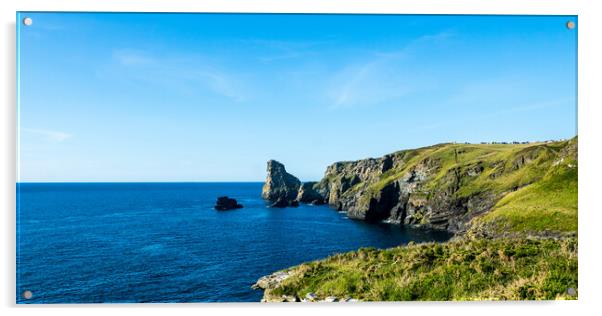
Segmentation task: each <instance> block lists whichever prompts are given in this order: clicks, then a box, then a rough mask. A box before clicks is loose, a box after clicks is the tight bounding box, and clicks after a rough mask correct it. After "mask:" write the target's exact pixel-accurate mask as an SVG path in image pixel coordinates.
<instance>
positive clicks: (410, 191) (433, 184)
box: [263, 137, 577, 233]
mask: <svg viewBox="0 0 602 316" xmlns="http://www.w3.org/2000/svg"><path fill="white" fill-rule="evenodd" d="M576 177H577V137H575V138H573V139H571V140H567V141H557V142H545V143H543V142H542V143H531V144H455V143H447V144H439V145H434V146H429V147H423V148H418V149H412V150H403V151H398V152H395V153H392V154H388V155H385V156H383V157H381V158H370V159H363V160H357V161H347V162H337V163H334V164H332V165H330V166H328V167H327V169H326V172H325V174H324V178H323V179H322V180H321V181H320V182H318V183H305V184H301V183H300V182H299V180H298V179H297V178H295V177H293V176H291V175H290V174H288V173H286V171H285V170H284V166H283V165H282V164H280V163H277V162H275V161H270V162H268V179H267V181H266V184H265V185H264V192H263V196H264V198H265V199H266V200H269V201H278V200H279V199H280V200H282V199H286V201H287V203H288V204H291V201H295V202H301V203H315V204H319V203H322V202H324V203H328V204H329V205H330V206H331V207H333V208H335V209H337V210H339V211H345V212H347V214H348V216H349V217H351V218H355V219H361V220H367V221H387V222H391V223H398V224H407V225H420V226H425V227H430V228H437V229H445V230H448V231H450V232H454V233H464V232H466V231H467V230H469V229H470V227H471V222H472V220H473V219H474V218H476V217H482V216H483V215H485V214H487V213H490V212H492V211H495V210H497V209H500V208H501V207H502V206H501V205H498V202H500V201H501V200H502V198H504V202H508V201H506V200H508V199H512V198H513V197H515V196H518V197H516V198H521V199H524V197H521V195H520V193H523V192H524V191H525V190H527V188H528V190H534V189H533V188H536V187H537V186H543V185H548V184H549V185H556V186H558V187H559V188H563V187H568V188H571V187H573V186H574V188H575V190H576ZM558 181H560V182H558ZM548 182H550V183H548ZM573 182H574V185H573ZM546 183H548V184H546ZM534 184H536V185H534ZM517 191H519V192H517ZM540 191H541V192H539V193H538V194H539V195H538V198H541V197H543V200H546V198H545V197H546V196H548V195H550V196H552V195H554V196H558V195H559V194H560V195H562V194H563V193H566V195H567V198H568V199H569V200H571V202H567V203H568V204H567V207H566V208H565V210H568V211H567V212H564V213H562V212H560V211H559V212H560V213H558V214H561V215H563V216H564V215H566V216H567V217H566V218H565V219H567V220H569V221H571V223H572V222H573V221H574V222H575V225H576V191H575V194H572V193H567V192H564V191H563V192H554V191H553V190H551V189H549V188H548V189H546V190H540ZM514 192H517V193H516V194H515V193H514ZM511 193H512V194H511ZM523 195H526V196H529V194H528V193H524V194H523ZM531 195H532V194H531ZM573 195H574V196H575V202H574V205H573V202H572V197H573ZM521 201H522V200H521ZM510 202H512V201H510ZM287 203H282V204H287ZM520 203H522V204H521V205H525V204H524V203H523V202H520ZM531 203H532V204H537V203H536V201H531ZM552 207H555V206H554V205H552ZM532 210H533V211H534V212H537V208H536V207H535V208H533V209H532ZM573 211H574V212H573ZM528 212H530V209H527V208H526V209H525V210H524V212H523V213H522V214H520V216H525V214H527V213H528ZM573 213H574V214H573ZM506 215H507V214H506ZM531 215H533V216H535V217H537V214H535V213H534V214H531ZM520 216H519V217H516V216H514V217H512V216H506V217H503V216H502V218H498V217H495V218H493V220H494V221H496V223H497V224H496V225H494V226H498V227H501V226H504V225H506V226H505V227H504V229H508V228H509V226H508V225H510V226H512V225H515V226H516V225H519V226H520V225H522V224H523V223H517V222H516V220H517V218H518V220H519V221H520V220H521V219H520ZM489 217H491V216H489ZM504 221H506V222H504ZM512 221H514V222H512ZM481 224H482V225H480V227H492V226H491V225H489V224H491V223H487V224H483V223H481ZM488 225H489V226H488ZM500 225H501V226H500ZM510 228H511V227H510ZM558 229H559V230H562V229H563V228H562V227H559V228H558ZM486 230H487V229H485V230H482V231H486ZM567 230H571V229H570V228H567Z"/></svg>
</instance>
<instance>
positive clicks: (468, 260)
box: [264, 237, 577, 301]
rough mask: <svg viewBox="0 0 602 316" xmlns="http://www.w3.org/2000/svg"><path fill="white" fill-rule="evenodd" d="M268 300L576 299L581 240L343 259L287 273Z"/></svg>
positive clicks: (467, 245)
mask: <svg viewBox="0 0 602 316" xmlns="http://www.w3.org/2000/svg"><path fill="white" fill-rule="evenodd" d="M288 274H289V276H288V277H287V278H286V279H284V280H283V281H282V282H280V283H278V284H274V285H272V287H271V288H267V289H265V295H264V299H266V300H267V301H281V298H282V297H294V298H298V299H300V298H304V297H306V296H307V294H308V293H314V294H315V296H316V300H319V299H324V298H326V297H337V298H338V299H344V298H347V297H352V298H354V299H359V300H363V301H404V300H437V301H440V300H524V299H528V300H534V299H576V297H577V293H576V290H577V241H576V238H574V237H573V238H565V239H506V238H504V239H480V240H467V239H462V240H455V241H450V242H447V243H444V244H436V243H425V244H416V245H408V246H402V247H397V248H391V249H385V250H375V249H371V248H364V249H360V250H358V251H354V252H350V253H345V254H337V255H334V256H331V257H329V258H326V259H324V260H320V261H315V262H311V263H306V264H302V265H299V266H297V267H294V268H292V269H290V270H289V271H288Z"/></svg>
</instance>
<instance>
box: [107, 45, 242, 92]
mask: <svg viewBox="0 0 602 316" xmlns="http://www.w3.org/2000/svg"><path fill="white" fill-rule="evenodd" d="M112 60H113V62H114V65H116V66H118V67H120V68H119V69H117V70H119V71H118V73H119V76H120V78H121V79H124V78H129V79H131V80H135V81H139V82H146V83H151V84H154V85H160V86H162V87H167V88H174V89H175V90H179V91H183V90H187V91H189V92H190V91H197V90H199V88H205V89H208V90H209V91H212V92H213V93H215V94H218V95H221V96H223V97H227V98H229V99H232V100H233V101H237V102H238V101H243V100H244V99H245V98H246V96H245V92H246V90H245V89H244V88H243V87H244V83H243V80H242V79H241V77H242V76H240V75H239V74H238V73H236V72H234V71H229V70H226V69H225V68H224V67H220V66H219V62H217V61H215V60H208V59H207V58H205V57H204V56H198V55H170V56H162V55H158V54H151V53H149V52H145V51H141V50H135V49H118V50H114V51H113V54H112ZM113 70H115V69H113ZM116 73H117V72H116Z"/></svg>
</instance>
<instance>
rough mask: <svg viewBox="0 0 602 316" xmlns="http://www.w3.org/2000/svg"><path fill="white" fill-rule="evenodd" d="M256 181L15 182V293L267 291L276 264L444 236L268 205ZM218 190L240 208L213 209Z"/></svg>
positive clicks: (220, 296) (60, 298)
mask: <svg viewBox="0 0 602 316" xmlns="http://www.w3.org/2000/svg"><path fill="white" fill-rule="evenodd" d="M261 186H262V184H261V183H60V184H59V183H51V184H41V183H40V184H34V183H27V184H17V288H16V291H17V293H16V294H17V302H18V303H98V302H114V303H121V302H123V303H125V302H215V301H219V302H249V301H250V302H257V301H259V300H260V299H261V297H262V294H263V293H262V292H261V291H260V290H253V289H251V285H252V284H253V283H255V281H256V280H257V279H258V278H260V277H262V276H264V275H267V274H270V273H272V272H274V271H277V270H279V269H283V268H286V267H290V266H293V265H297V264H300V263H302V262H305V261H310V260H315V259H320V258H324V257H327V256H329V255H331V254H334V253H337V252H345V251H351V250H356V249H358V248H360V247H377V248H386V247H392V246H396V245H399V244H404V243H407V242H409V241H431V240H435V241H443V240H446V239H448V238H449V235H448V234H446V233H444V232H438V231H428V230H419V229H410V228H402V227H400V226H396V225H389V224H370V223H365V222H362V221H355V220H350V219H349V218H347V217H346V216H345V214H344V213H339V212H337V211H335V210H333V209H330V208H328V207H327V206H309V205H302V206H300V207H298V208H285V209H272V208H267V207H266V205H265V203H264V201H263V200H261V198H260V194H261ZM221 195H228V196H230V197H233V198H236V199H237V200H238V202H239V203H241V204H243V205H244V208H242V209H238V210H232V211H215V210H213V205H214V203H215V200H216V198H217V197H218V196H221ZM24 291H31V293H32V294H33V295H32V297H31V298H30V299H24V298H23V297H22V295H21V294H22V293H23V292H24Z"/></svg>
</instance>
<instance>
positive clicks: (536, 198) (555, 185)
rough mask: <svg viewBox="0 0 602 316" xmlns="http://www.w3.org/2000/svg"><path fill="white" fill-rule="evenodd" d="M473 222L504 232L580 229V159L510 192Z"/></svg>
mask: <svg viewBox="0 0 602 316" xmlns="http://www.w3.org/2000/svg"><path fill="white" fill-rule="evenodd" d="M568 165H571V166H572V167H569V166H568ZM473 225H474V226H475V229H476V228H480V227H483V226H489V227H487V229H488V230H490V231H496V232H500V233H501V232H524V233H537V232H542V231H556V232H576V231H577V165H576V162H575V161H572V163H569V164H562V165H558V166H557V167H554V168H553V169H552V170H550V172H549V173H548V174H546V176H545V177H544V178H543V179H542V180H541V181H539V182H536V183H534V184H532V185H529V186H526V187H524V188H521V189H520V190H517V191H515V192H511V193H509V194H507V195H506V196H504V198H502V199H501V200H500V201H499V202H498V203H497V204H496V205H495V206H494V207H493V209H492V210H491V211H489V212H488V213H486V214H485V215H484V216H482V217H479V218H476V219H475V220H474V223H473Z"/></svg>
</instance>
